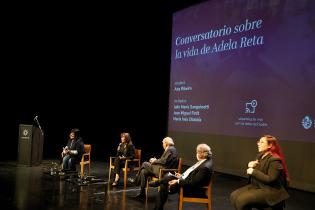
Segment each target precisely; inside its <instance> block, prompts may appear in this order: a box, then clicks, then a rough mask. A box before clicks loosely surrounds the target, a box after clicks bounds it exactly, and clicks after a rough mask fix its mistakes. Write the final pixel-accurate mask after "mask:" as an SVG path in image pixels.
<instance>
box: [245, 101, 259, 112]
mask: <svg viewBox="0 0 315 210" xmlns="http://www.w3.org/2000/svg"><path fill="white" fill-rule="evenodd" d="M257 105H258V103H257V100H255V99H254V100H252V101H250V102H247V103H245V113H251V114H253V113H255V111H256V107H257Z"/></svg>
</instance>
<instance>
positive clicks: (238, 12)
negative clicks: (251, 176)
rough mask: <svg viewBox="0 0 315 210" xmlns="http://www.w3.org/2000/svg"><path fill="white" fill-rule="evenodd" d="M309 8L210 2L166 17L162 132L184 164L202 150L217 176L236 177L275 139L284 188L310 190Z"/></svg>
mask: <svg viewBox="0 0 315 210" xmlns="http://www.w3.org/2000/svg"><path fill="white" fill-rule="evenodd" d="M314 13H315V4H314V2H313V1H294V0H287V1H245V0H240V1H222V0H212V1H208V2H205V3H202V4H199V5H195V6H192V7H189V8H186V9H184V10H181V11H178V12H176V13H175V14H174V15H173V29H172V52H171V81H170V100H169V118H168V133H169V135H171V136H173V137H174V138H175V140H176V143H177V145H178V148H179V149H180V153H181V155H182V156H183V158H184V162H185V163H188V164H190V163H192V162H194V157H195V155H194V153H195V147H196V145H197V144H198V143H201V142H206V143H208V144H209V145H210V146H211V147H212V149H213V152H214V158H215V167H216V170H217V171H221V172H226V173H230V174H236V175H240V176H245V169H246V168H245V167H246V165H247V162H248V161H250V160H252V159H253V158H254V157H255V154H256V151H257V146H256V141H257V140H258V139H259V137H260V136H262V135H264V134H271V135H274V136H276V137H277V138H278V139H279V140H280V143H281V145H282V147H283V150H284V153H285V156H286V161H287V165H288V169H289V172H290V175H291V179H292V187H296V188H299V189H304V190H309V191H312V192H315V168H314V167H313V165H315V156H314V152H315V99H314V93H315V71H314V69H315V65H314V64H315V63H314V59H315V54H314V47H315V33H314V24H313V22H314Z"/></svg>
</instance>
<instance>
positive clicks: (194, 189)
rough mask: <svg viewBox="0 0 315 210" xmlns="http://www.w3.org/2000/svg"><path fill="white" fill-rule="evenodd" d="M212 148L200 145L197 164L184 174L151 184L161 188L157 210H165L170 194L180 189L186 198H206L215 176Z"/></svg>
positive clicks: (157, 200) (169, 176) (156, 204)
mask: <svg viewBox="0 0 315 210" xmlns="http://www.w3.org/2000/svg"><path fill="white" fill-rule="evenodd" d="M211 157H212V152H211V148H210V147H209V146H208V145H207V144H199V145H198V146H197V148H196V158H197V160H198V161H197V162H196V163H195V164H194V165H193V166H191V167H190V168H188V169H187V170H186V171H185V172H184V173H183V174H179V173H175V175H174V176H173V175H172V176H171V175H167V176H164V177H163V178H162V179H161V180H159V181H154V182H151V183H150V185H151V186H160V191H159V193H158V195H157V197H156V203H155V208H154V209H155V210H163V207H164V204H165V203H166V201H167V198H168V194H169V193H170V194H173V193H179V189H180V187H183V188H184V196H188V197H190V196H192V197H205V196H206V192H205V188H202V187H204V186H206V185H209V183H210V180H211V178H212V177H211V176H212V174H213V164H212V158H211Z"/></svg>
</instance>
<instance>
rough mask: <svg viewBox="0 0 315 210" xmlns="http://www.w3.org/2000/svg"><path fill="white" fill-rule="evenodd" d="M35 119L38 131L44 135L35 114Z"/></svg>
mask: <svg viewBox="0 0 315 210" xmlns="http://www.w3.org/2000/svg"><path fill="white" fill-rule="evenodd" d="M35 121H36V123H37V125H38V128H39V130H40V132H41V133H42V135H43V136H44V131H43V129H42V127H41V126H40V124H39V121H38V119H37V116H36V117H35Z"/></svg>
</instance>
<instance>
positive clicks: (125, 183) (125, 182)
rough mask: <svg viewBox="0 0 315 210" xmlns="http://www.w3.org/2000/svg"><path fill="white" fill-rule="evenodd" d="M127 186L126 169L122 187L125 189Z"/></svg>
mask: <svg viewBox="0 0 315 210" xmlns="http://www.w3.org/2000/svg"><path fill="white" fill-rule="evenodd" d="M126 186H127V169H126V170H125V172H124V189H126Z"/></svg>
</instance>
